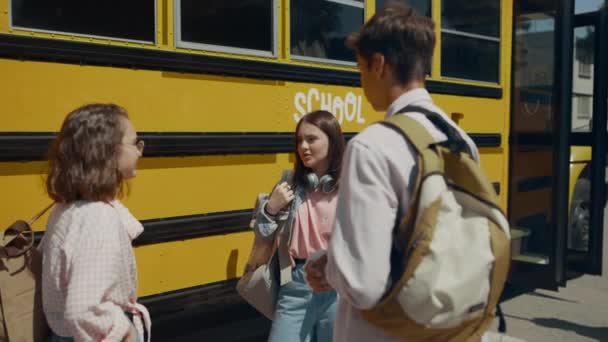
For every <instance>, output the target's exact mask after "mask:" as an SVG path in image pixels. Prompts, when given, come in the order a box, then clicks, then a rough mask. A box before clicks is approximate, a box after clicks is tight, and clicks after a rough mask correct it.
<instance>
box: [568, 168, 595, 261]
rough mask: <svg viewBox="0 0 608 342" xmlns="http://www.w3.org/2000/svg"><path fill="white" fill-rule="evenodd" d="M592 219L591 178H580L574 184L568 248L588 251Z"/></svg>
mask: <svg viewBox="0 0 608 342" xmlns="http://www.w3.org/2000/svg"><path fill="white" fill-rule="evenodd" d="M590 220H591V180H590V179H588V178H580V179H579V180H577V181H576V184H575V185H574V193H573V194H572V202H571V203H570V216H569V220H568V221H569V223H568V248H569V249H574V250H577V251H587V250H588V248H589V227H590Z"/></svg>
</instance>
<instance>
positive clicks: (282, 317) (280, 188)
mask: <svg viewBox="0 0 608 342" xmlns="http://www.w3.org/2000/svg"><path fill="white" fill-rule="evenodd" d="M295 134H296V152H297V153H296V161H295V165H294V172H293V177H292V180H291V182H289V183H291V185H290V184H289V183H288V182H280V183H279V184H277V185H276V186H275V188H274V190H273V192H272V193H271V195H270V197H269V199H268V201H267V202H265V203H262V205H261V208H262V210H261V211H260V213H259V214H258V217H257V220H256V226H255V229H256V233H257V234H261V235H262V236H263V237H266V238H274V237H276V235H277V234H276V233H277V227H278V224H277V222H276V221H277V220H276V218H277V216H279V217H280V216H285V215H287V220H288V224H287V226H286V228H285V229H286V231H288V232H289V234H290V242H289V244H288V245H289V246H288V247H289V256H290V258H291V265H292V268H291V277H290V281H289V280H288V281H286V282H285V283H284V282H283V281H282V280H281V284H282V286H281V288H280V289H279V293H278V298H277V303H276V307H275V310H274V317H273V324H272V329H271V332H270V338H269V341H270V342H284V341H302V342H308V341H318V342H331V340H332V331H333V321H334V317H335V312H336V292H335V291H334V290H331V289H329V287H328V291H326V292H323V293H315V292H313V291H312V290H311V288H310V287H309V286H308V284H307V283H306V281H305V280H304V263H305V262H306V260H307V259H308V258H309V257H310V256H311V255H312V254H313V253H314V252H316V251H319V250H325V249H326V248H327V243H328V241H329V237H330V235H331V229H332V226H333V221H334V216H335V211H336V204H337V200H338V199H337V196H336V193H337V191H336V190H337V188H338V183H339V178H340V169H341V164H342V154H343V152H344V145H345V143H344V137H343V136H342V131H341V129H340V125H339V123H338V121H337V120H336V118H335V117H334V115H332V114H331V113H329V112H327V111H316V112H312V113H309V114H307V115H305V116H304V117H303V118H302V119H301V120H300V121H299V122H298V125H297V127H296V133H295ZM292 187H293V188H292Z"/></svg>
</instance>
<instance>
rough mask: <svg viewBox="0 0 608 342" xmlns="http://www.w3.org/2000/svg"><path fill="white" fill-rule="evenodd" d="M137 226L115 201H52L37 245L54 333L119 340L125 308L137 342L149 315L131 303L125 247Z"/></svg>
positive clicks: (129, 255)
mask: <svg viewBox="0 0 608 342" xmlns="http://www.w3.org/2000/svg"><path fill="white" fill-rule="evenodd" d="M142 231H143V226H142V225H141V223H140V222H139V221H137V220H136V219H135V218H134V217H133V215H131V213H130V212H129V210H128V209H127V208H125V207H124V206H123V205H122V203H120V201H118V200H115V201H112V202H111V203H104V202H86V201H78V202H74V203H70V204H56V205H55V207H54V208H53V211H52V212H51V215H50V217H49V220H48V223H47V227H46V233H45V235H44V238H43V241H42V242H41V243H40V247H39V249H40V250H41V251H42V255H43V260H42V301H43V307H44V313H45V315H46V318H47V320H48V323H49V326H50V327H51V329H52V330H53V332H55V334H57V335H59V336H65V337H73V338H74V339H75V340H76V341H121V340H122V339H123V338H124V337H125V335H126V334H127V332H128V330H129V329H130V327H131V322H130V321H129V319H128V318H127V316H126V315H125V312H130V313H132V314H133V317H134V322H133V324H134V325H135V327H136V330H137V331H138V333H139V335H140V338H141V340H142V341H143V331H144V326H145V328H146V329H147V330H148V332H149V331H150V325H151V323H150V315H149V314H148V311H147V310H146V308H145V307H143V306H142V305H141V304H138V303H137V267H136V265H135V258H134V255H133V248H132V246H131V240H132V239H134V238H135V237H137V236H138V235H139V234H141V232H142ZM149 339H150V334H149V333H148V341H149Z"/></svg>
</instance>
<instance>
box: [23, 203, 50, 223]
mask: <svg viewBox="0 0 608 342" xmlns="http://www.w3.org/2000/svg"><path fill="white" fill-rule="evenodd" d="M54 205H55V202H53V203H51V204H49V205H48V206H47V207H46V208H44V209H42V210H41V211H40V212H39V213H38V214H36V215H34V216H32V218H31V219H30V220H29V221H27V224H29V225H32V224H33V223H34V222H36V221H37V220H38V219H39V218H40V216H42V215H44V214H45V213H46V212H47V211H49V209H51V208H52V207H53V206H54Z"/></svg>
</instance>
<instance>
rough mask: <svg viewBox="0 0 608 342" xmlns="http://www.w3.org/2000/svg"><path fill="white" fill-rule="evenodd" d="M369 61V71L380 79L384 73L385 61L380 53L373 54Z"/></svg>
mask: <svg viewBox="0 0 608 342" xmlns="http://www.w3.org/2000/svg"><path fill="white" fill-rule="evenodd" d="M371 58H372V60H371V71H372V73H374V75H376V77H378V78H382V77H383V76H384V73H385V72H386V70H385V69H386V59H385V58H384V55H383V54H381V53H377V52H376V53H374V54H373V55H372V57H371Z"/></svg>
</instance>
